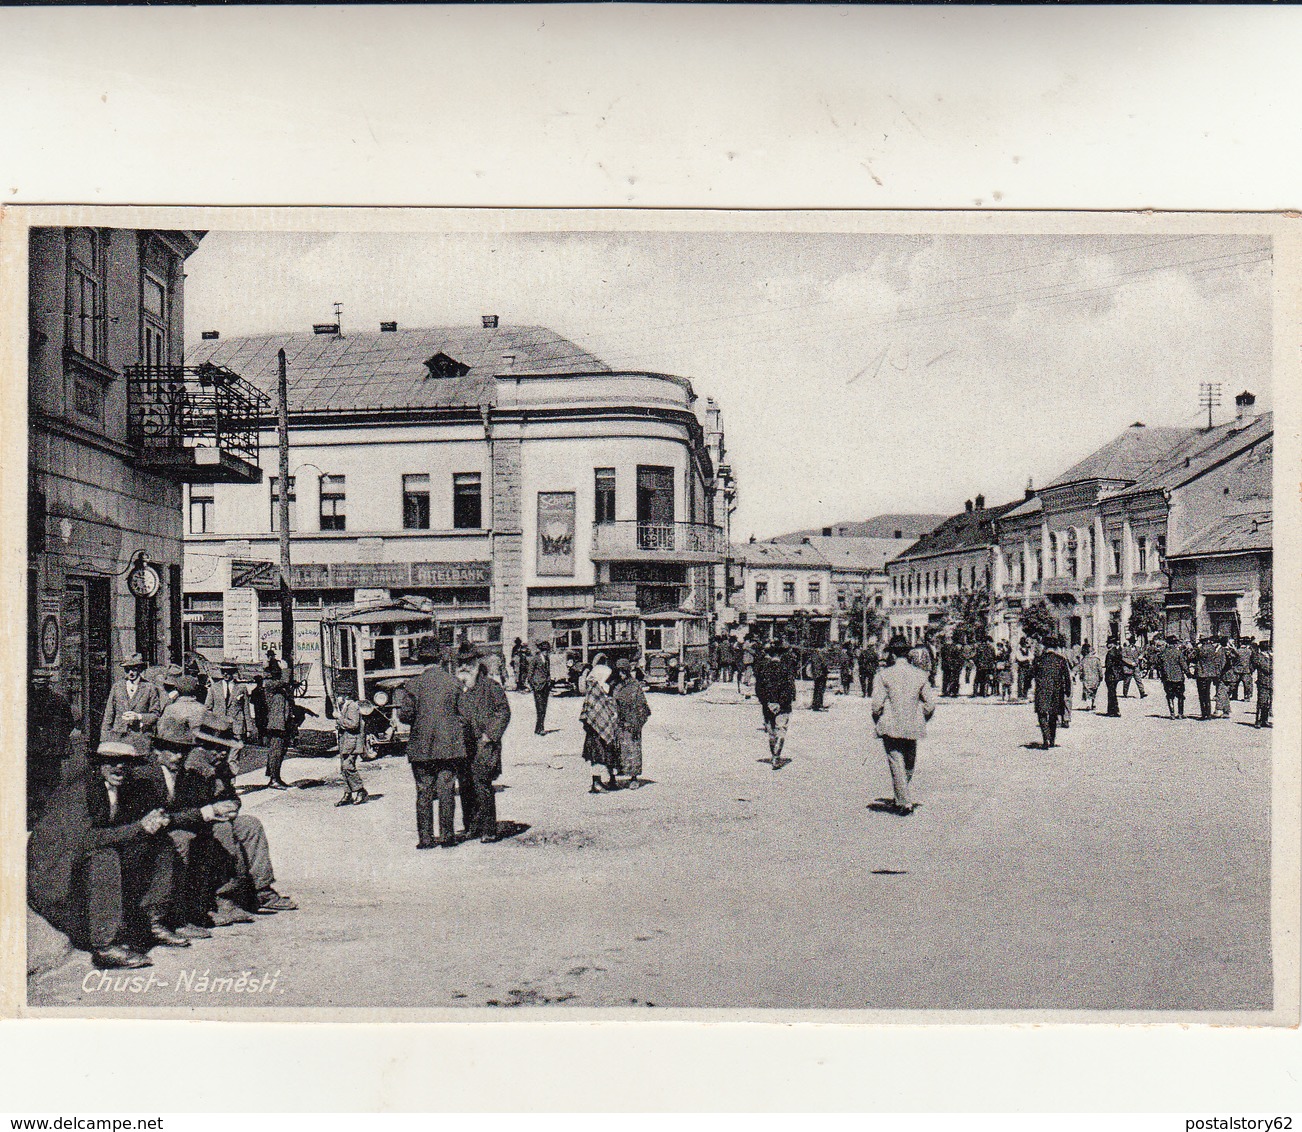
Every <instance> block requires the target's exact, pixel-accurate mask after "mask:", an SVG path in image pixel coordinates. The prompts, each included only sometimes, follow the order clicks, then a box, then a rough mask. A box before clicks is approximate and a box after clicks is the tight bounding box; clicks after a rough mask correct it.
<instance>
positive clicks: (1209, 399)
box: [1198, 381, 1221, 432]
mask: <svg viewBox="0 0 1302 1132" xmlns="http://www.w3.org/2000/svg"><path fill="white" fill-rule="evenodd" d="M1220 403H1221V383H1220V382H1219V381H1203V382H1199V384H1198V404H1200V405H1201V406H1202V407H1203V408H1205V409H1206V410H1207V431H1208V432H1211V430H1212V409H1214V408H1216V406H1218V405H1219V404H1220Z"/></svg>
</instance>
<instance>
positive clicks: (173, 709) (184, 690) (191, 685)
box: [159, 673, 208, 728]
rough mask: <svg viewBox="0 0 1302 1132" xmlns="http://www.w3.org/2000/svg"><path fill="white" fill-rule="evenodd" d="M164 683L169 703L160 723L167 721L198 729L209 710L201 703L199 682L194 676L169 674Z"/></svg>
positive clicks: (164, 709)
mask: <svg viewBox="0 0 1302 1132" xmlns="http://www.w3.org/2000/svg"><path fill="white" fill-rule="evenodd" d="M163 683H164V684H165V685H166V687H167V692H168V701H167V703H166V704H165V705H164V706H163V711H162V715H161V716H160V717H159V722H160V723H161V722H162V721H163V720H164V719H166V720H170V721H172V722H181V723H186V724H188V725H189V726H190V727H191V728H195V727H198V726H199V721H200V720H202V719H203V717H204V716H205V715H207V714H208V709H207V708H205V707H204V706H203V704H201V703H200V702H199V681H198V680H196V679H195V678H194V677H193V676H185V675H181V676H173V675H172V674H171V673H168V674H167V676H165V677H164V678H163Z"/></svg>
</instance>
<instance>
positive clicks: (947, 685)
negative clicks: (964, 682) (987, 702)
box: [940, 638, 963, 699]
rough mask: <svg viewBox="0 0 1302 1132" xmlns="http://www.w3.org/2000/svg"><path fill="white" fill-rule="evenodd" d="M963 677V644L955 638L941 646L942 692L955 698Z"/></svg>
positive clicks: (943, 694)
mask: <svg viewBox="0 0 1302 1132" xmlns="http://www.w3.org/2000/svg"><path fill="white" fill-rule="evenodd" d="M962 677H963V646H962V645H961V644H959V643H958V641H956V640H954V639H952V638H951V639H949V640H947V641H945V642H944V643H943V644H942V645H941V646H940V694H941V695H942V696H947V697H949V698H951V699H953V698H954V697H955V696H957V695H958V688H959V681H960V680H961V679H962Z"/></svg>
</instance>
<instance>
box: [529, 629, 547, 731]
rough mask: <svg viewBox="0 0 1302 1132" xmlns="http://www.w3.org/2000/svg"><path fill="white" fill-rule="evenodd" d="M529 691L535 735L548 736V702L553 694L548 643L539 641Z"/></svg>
mask: <svg viewBox="0 0 1302 1132" xmlns="http://www.w3.org/2000/svg"><path fill="white" fill-rule="evenodd" d="M529 690H530V691H531V692H532V693H533V708H534V725H533V733H534V734H535V735H546V734H547V700H548V698H549V697H550V696H551V694H552V650H551V644H550V643H549V642H547V641H539V642H538V646H537V649H536V651H535V652H534V654H533V657H532V659H531V660H530V661H529Z"/></svg>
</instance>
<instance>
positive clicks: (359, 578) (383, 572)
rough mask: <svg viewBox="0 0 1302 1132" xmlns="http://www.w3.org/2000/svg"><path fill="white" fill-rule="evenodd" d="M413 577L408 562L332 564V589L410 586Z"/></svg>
mask: <svg viewBox="0 0 1302 1132" xmlns="http://www.w3.org/2000/svg"><path fill="white" fill-rule="evenodd" d="M410 577H411V569H410V564H409V563H407V562H332V563H330V588H331V589H357V588H361V587H367V588H371V589H374V588H377V587H379V588H384V587H388V586H405V585H408V584H409V582H408V579H409V578H410Z"/></svg>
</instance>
